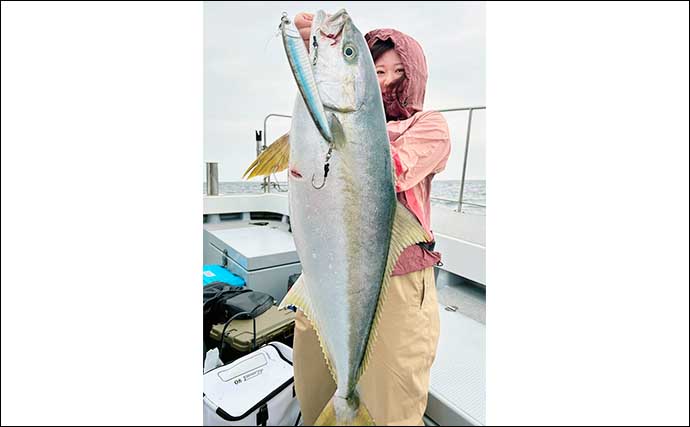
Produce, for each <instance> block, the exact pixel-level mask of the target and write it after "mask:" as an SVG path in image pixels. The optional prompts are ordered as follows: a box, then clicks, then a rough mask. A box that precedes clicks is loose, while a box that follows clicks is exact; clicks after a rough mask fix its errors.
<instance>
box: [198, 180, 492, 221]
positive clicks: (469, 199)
mask: <svg viewBox="0 0 690 427" xmlns="http://www.w3.org/2000/svg"><path fill="white" fill-rule="evenodd" d="M272 183H273V181H272ZM277 184H278V185H279V187H277V186H274V187H273V188H271V191H272V192H280V191H281V190H282V191H286V190H287V182H278V183H277ZM219 186H220V188H219V192H220V193H221V194H238V193H252V194H261V193H263V190H262V189H261V182H245V181H232V182H221V183H219ZM203 192H204V194H205V193H206V183H204V185H203ZM459 196H460V180H448V181H439V180H434V181H432V183H431V197H432V198H431V203H432V205H435V206H440V207H443V208H447V209H451V210H457V209H458V198H459ZM466 203H469V204H466ZM479 205H481V206H479ZM485 206H486V181H485V180H465V191H464V195H463V205H462V212H463V213H467V214H471V215H485V214H486V208H485Z"/></svg>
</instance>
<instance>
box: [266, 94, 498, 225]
mask: <svg viewBox="0 0 690 427" xmlns="http://www.w3.org/2000/svg"><path fill="white" fill-rule="evenodd" d="M485 109H486V106H484V105H479V106H474V107H458V108H445V109H440V110H433V111H438V112H439V113H452V112H458V111H467V112H468V117H467V132H466V133H465V153H464V155H463V157H462V175H461V177H460V196H459V198H458V210H457V211H458V212H462V205H468V206H475V207H481V208H486V205H481V204H479V203H471V202H467V201H464V200H463V196H464V193H465V176H466V172H467V154H468V153H469V148H470V136H471V134H472V115H473V113H474V111H476V110H485ZM271 117H282V118H292V116H290V115H287V114H277V113H271V114H268V115H267V116H266V117H265V118H264V129H263V133H262V134H261V135H259V134H258V131H257V135H256V155H257V156H258V155H259V154H261V152H262V151H263V150H265V149H266V147H267V146H266V141H268V137H267V134H266V124H267V123H268V119H270V118H271ZM272 187H273V188H278V189H279V190H281V191H283V190H282V189H281V188H280V185H279V184H278V183H275V182H271V177H270V175H269V176H266V177H264V180H263V183H262V184H261V188H262V189H263V191H264V193H270V192H271V188H272ZM431 199H432V200H439V201H443V202H455V200H451V199H446V198H443V197H435V196H432V197H431Z"/></svg>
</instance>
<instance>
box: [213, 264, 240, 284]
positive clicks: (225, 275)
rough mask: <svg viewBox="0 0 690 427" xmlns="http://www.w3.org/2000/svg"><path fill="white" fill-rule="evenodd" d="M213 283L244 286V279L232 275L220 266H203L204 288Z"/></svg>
mask: <svg viewBox="0 0 690 427" xmlns="http://www.w3.org/2000/svg"><path fill="white" fill-rule="evenodd" d="M213 282H223V283H227V284H228V285H232V286H244V279H243V278H241V277H239V276H237V275H236V274H232V273H231V272H230V271H228V270H227V269H226V268H225V267H223V266H222V265H205V266H204V286H206V285H208V284H210V283H213Z"/></svg>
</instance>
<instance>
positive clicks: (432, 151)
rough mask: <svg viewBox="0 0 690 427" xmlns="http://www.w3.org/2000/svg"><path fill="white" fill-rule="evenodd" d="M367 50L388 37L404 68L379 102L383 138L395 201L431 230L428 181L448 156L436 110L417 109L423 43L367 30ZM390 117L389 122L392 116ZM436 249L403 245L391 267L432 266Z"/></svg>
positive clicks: (423, 73)
mask: <svg viewBox="0 0 690 427" xmlns="http://www.w3.org/2000/svg"><path fill="white" fill-rule="evenodd" d="M365 39H366V41H367V43H368V45H369V48H371V47H372V45H373V44H374V43H375V42H376V41H377V40H388V39H390V40H391V41H392V42H393V44H394V45H395V47H394V49H395V51H396V53H397V54H398V55H399V56H400V58H401V60H402V62H403V67H404V68H405V78H404V79H403V80H402V81H401V83H400V84H399V85H398V86H397V88H396V89H395V90H394V91H393V92H392V94H391V95H389V96H385V97H384V99H383V104H384V107H385V109H386V116H387V117H388V120H389V121H388V124H387V126H388V138H389V139H390V142H391V154H392V157H393V165H394V167H395V174H396V181H395V191H396V193H397V197H398V200H399V201H400V202H401V203H402V204H403V205H404V206H405V207H406V208H407V209H408V210H410V211H411V212H412V213H413V214H414V215H415V216H416V217H417V219H418V220H419V222H420V223H421V224H422V226H423V227H424V229H425V230H426V231H427V232H428V233H429V235H430V236H433V233H432V231H431V181H432V179H433V178H434V175H435V174H437V173H439V172H441V171H442V170H443V169H445V167H446V162H447V161H448V157H449V156H450V133H449V132H448V123H447V122H446V119H445V118H444V117H443V115H442V114H441V113H438V112H434V111H422V109H423V105H424V95H425V92H426V81H427V77H428V72H427V66H426V58H425V56H424V51H423V50H422V47H421V46H420V45H419V43H417V41H416V40H414V39H413V38H412V37H410V36H408V35H406V34H403V33H401V32H399V31H396V30H393V29H387V28H386V29H379V30H372V31H370V32H368V33H367V34H366V36H365ZM391 119H392V120H391ZM440 260H441V254H440V253H439V252H433V251H430V250H427V249H425V248H422V247H421V246H418V245H413V246H409V247H407V248H406V249H405V250H404V251H403V252H402V254H401V255H400V257H399V258H398V262H397V263H396V265H395V268H394V269H393V273H392V274H393V275H394V276H398V275H403V274H407V273H411V272H413V271H418V270H422V269H425V268H427V267H431V266H433V265H436V264H437V263H438V262H439V261H440Z"/></svg>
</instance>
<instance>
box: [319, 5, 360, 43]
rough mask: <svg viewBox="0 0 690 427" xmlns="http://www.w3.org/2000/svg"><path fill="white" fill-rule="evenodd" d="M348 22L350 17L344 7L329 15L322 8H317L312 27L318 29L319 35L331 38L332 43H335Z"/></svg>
mask: <svg viewBox="0 0 690 427" xmlns="http://www.w3.org/2000/svg"><path fill="white" fill-rule="evenodd" d="M348 22H351V19H350V15H348V14H347V11H346V10H345V9H340V10H339V11H337V12H336V13H334V14H333V15H330V16H328V15H327V14H326V12H324V11H323V10H319V11H318V12H316V17H315V18H314V25H313V26H312V28H314V29H318V31H319V32H320V33H321V36H323V37H326V38H329V39H331V40H333V41H332V45H336V44H338V43H339V42H340V40H341V38H342V35H343V29H344V28H345V24H347V23H348ZM314 32H315V31H314Z"/></svg>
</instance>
